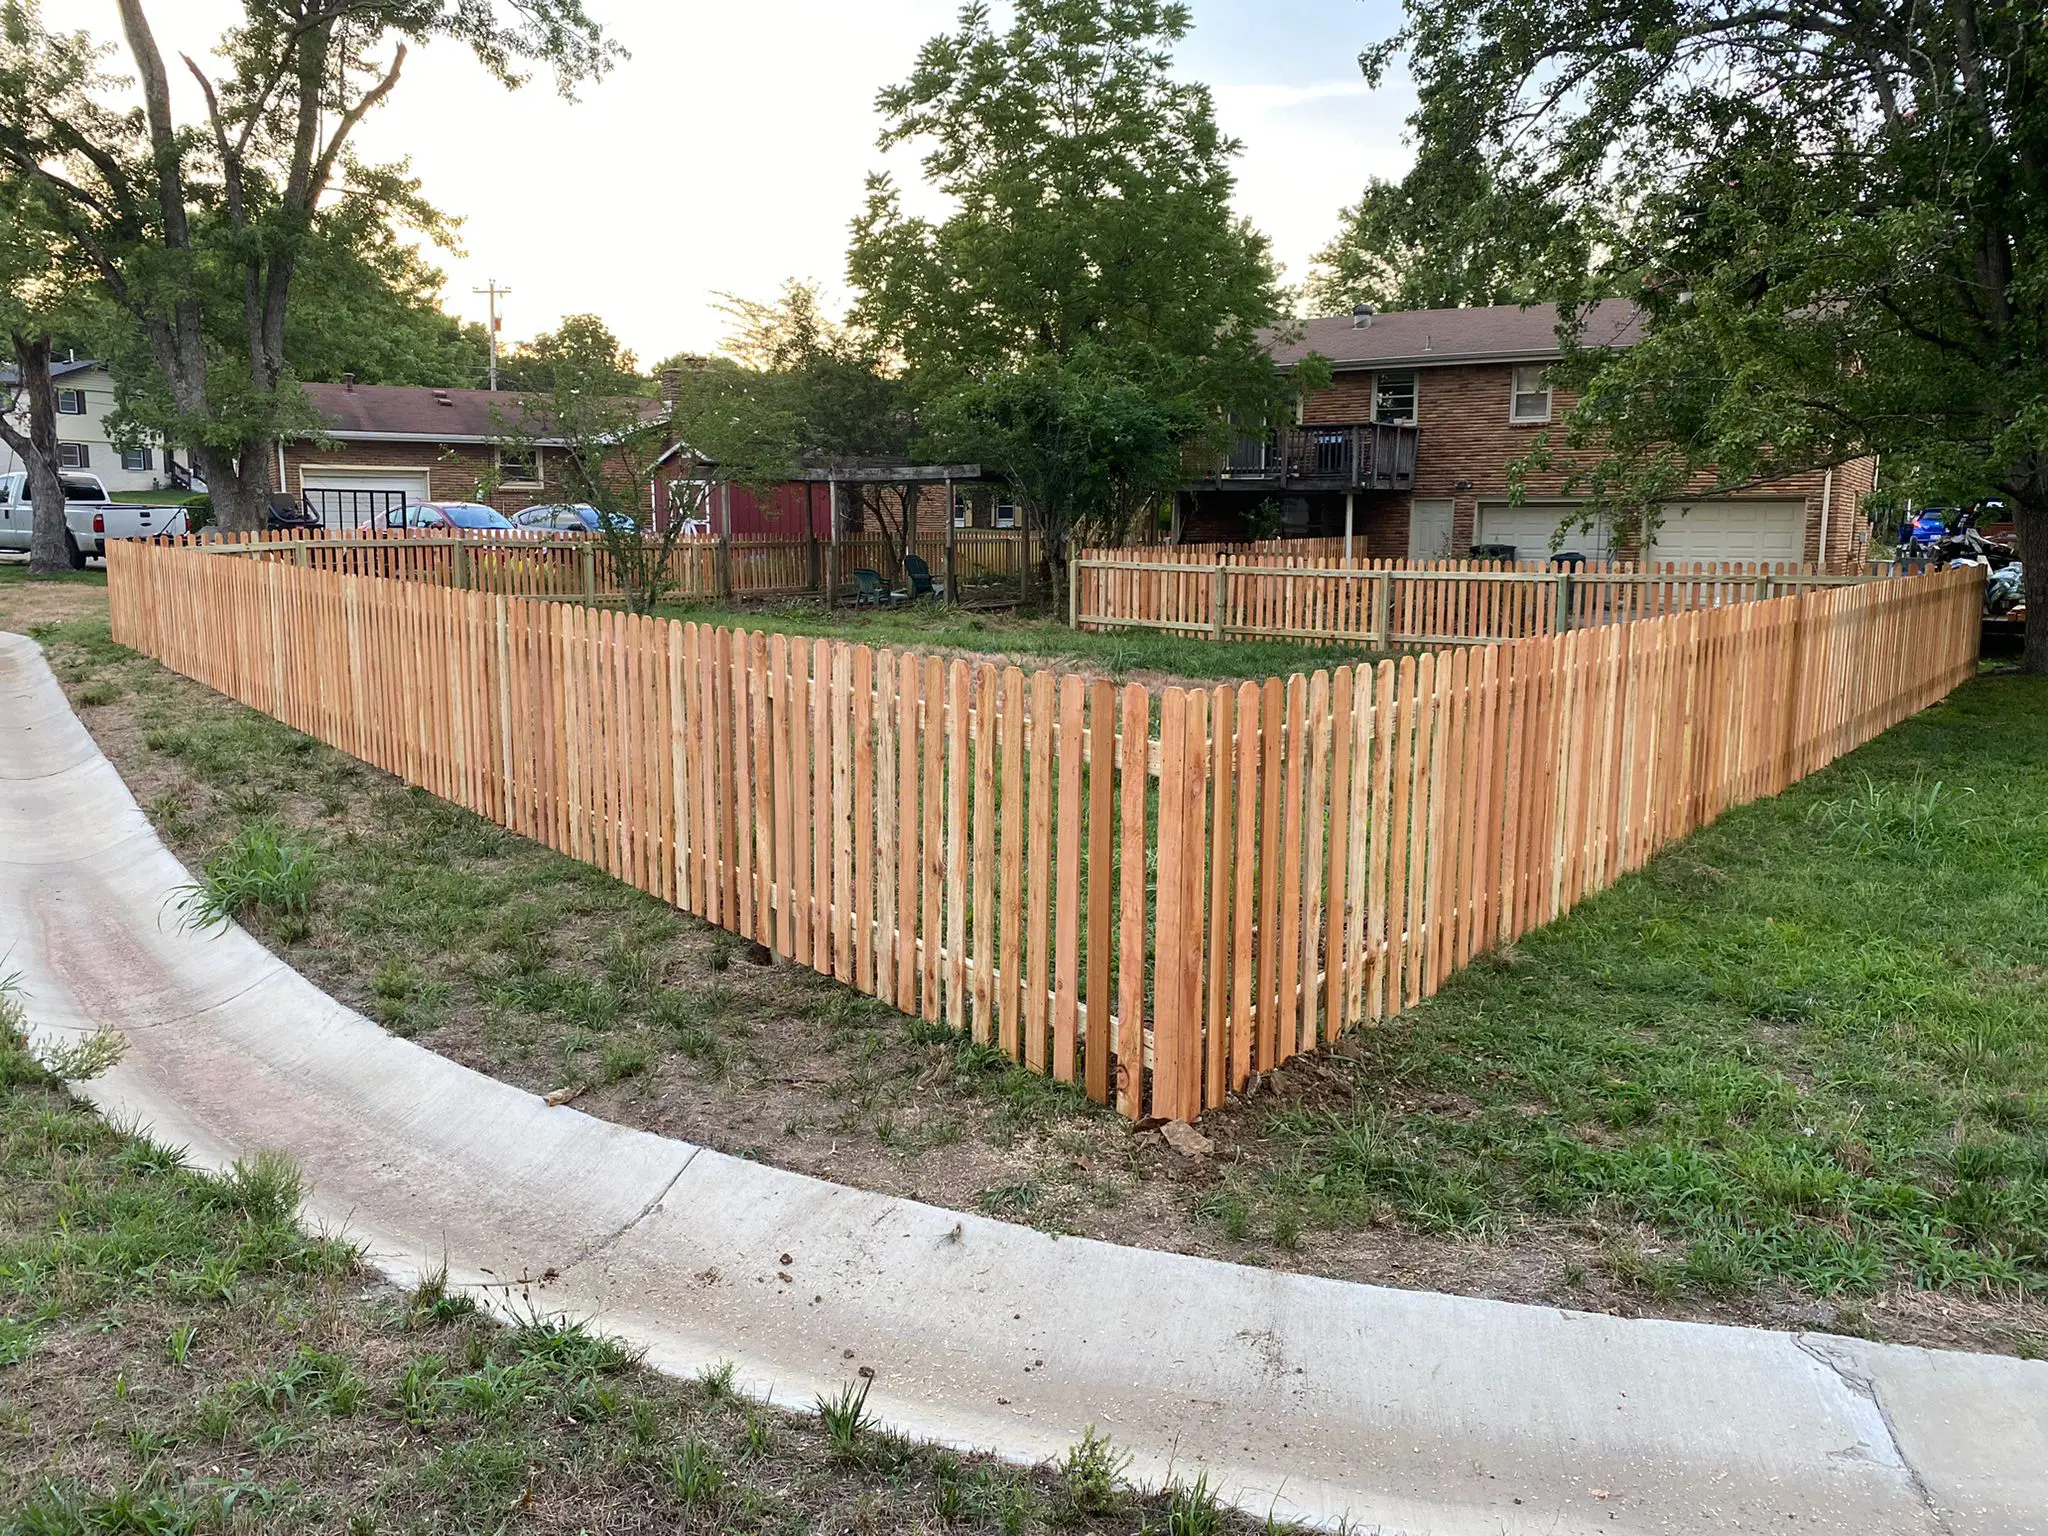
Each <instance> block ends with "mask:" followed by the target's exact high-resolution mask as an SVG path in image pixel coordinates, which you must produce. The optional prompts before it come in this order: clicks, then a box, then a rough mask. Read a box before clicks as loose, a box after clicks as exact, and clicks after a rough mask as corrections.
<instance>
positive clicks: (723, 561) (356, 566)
mask: <svg viewBox="0 0 2048 1536" xmlns="http://www.w3.org/2000/svg"><path fill="white" fill-rule="evenodd" d="M192 542H196V543H200V544H203V545H205V546H208V547H211V548H214V549H216V550H218V551H222V552H226V553H232V554H234V555H237V556H240V557H245V558H251V559H258V560H283V561H288V562H290V563H291V564H294V565H297V566H300V567H301V568H304V569H310V570H321V571H335V572H340V573H343V574H346V575H351V576H378V577H384V578H388V579H393V580H400V581H413V582H427V583H432V584H434V585H439V586H445V587H458V588H463V589H466V590H470V591H477V592H496V593H501V594H503V595H505V596H508V597H547V598H555V599H559V600H562V601H569V602H587V603H616V602H619V601H620V600H621V599H622V598H623V596H624V586H623V584H622V583H621V581H620V580H619V573H618V568H617V563H616V561H615V560H614V559H613V556H612V553H611V551H610V549H609V547H608V546H607V545H606V543H605V541H604V540H603V539H602V538H599V537H597V536H596V535H594V534H574V533H553V532H549V533H528V532H524V531H519V532H515V533H511V534H505V533H489V534H479V533H433V534H423V533H366V532H349V533H335V532H329V531H325V530H320V531H315V532H313V533H310V534H299V533H293V534H244V535H235V536H224V535H220V534H209V535H206V536H204V537H202V538H200V539H197V540H194V541H192ZM952 543H953V547H952V561H953V565H952V568H953V570H954V572H955V573H956V578H957V579H958V580H959V581H960V582H961V583H963V584H966V583H978V582H1015V581H1018V580H1019V579H1020V577H1021V576H1022V575H1023V574H1024V567H1025V560H1026V554H1025V542H1024V535H1023V534H1022V532H1020V531H1017V530H1012V529H999V528H959V529H955V530H953V541H952ZM1039 544H1040V541H1039V540H1038V539H1036V538H1034V539H1033V540H1032V541H1031V547H1032V554H1033V555H1039V554H1041V553H1042V552H1041V551H1040V549H1039V547H1038V546H1039ZM906 553H909V554H915V555H919V556H921V557H922V558H923V559H924V560H925V561H926V562H927V563H928V564H929V565H930V566H931V568H932V570H933V572H934V574H935V575H936V576H938V577H939V578H940V579H943V578H944V576H945V571H946V563H945V562H946V557H947V551H946V539H945V536H944V535H943V534H942V533H937V532H933V531H931V530H921V531H919V532H918V533H917V534H916V535H915V536H914V537H913V539H912V541H911V545H910V548H909V550H908V551H906ZM861 569H868V570H874V571H877V572H880V573H881V574H882V575H883V578H884V580H886V581H888V582H890V583H891V584H892V585H898V586H900V585H901V584H902V582H903V576H902V573H901V570H900V567H899V563H898V559H897V553H896V550H895V547H894V545H893V544H891V543H890V542H889V541H888V540H887V539H885V538H883V537H882V536H881V535H880V534H874V533H868V534H852V535H848V536H846V537H844V538H842V539H840V540H838V541H837V542H833V541H830V540H819V541H812V540H807V539H790V538H742V539H721V538H694V539H684V540H680V541H678V542H677V544H676V545H675V547H674V549H673V550H672V551H671V553H670V555H669V563H668V576H669V580H670V583H671V589H672V595H673V596H674V597H675V598H676V599H677V600H678V601H690V600H693V599H696V600H710V601H721V600H725V599H728V598H758V597H791V596H798V595H801V594H806V593H825V592H827V591H832V592H837V593H839V594H842V595H844V594H848V593H851V592H852V591H853V588H854V576H853V573H854V572H855V571H856V570H861Z"/></svg>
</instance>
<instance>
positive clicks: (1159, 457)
mask: <svg viewBox="0 0 2048 1536" xmlns="http://www.w3.org/2000/svg"><path fill="white" fill-rule="evenodd" d="M1147 361H1149V362H1150V363H1152V364H1153V365H1154V367H1155V368H1156V367H1158V366H1159V365H1160V362H1161V360H1159V359H1157V358H1152V359H1143V360H1141V359H1134V358H1133V357H1132V356H1130V355H1129V354H1128V353H1126V354H1124V355H1117V354H1112V353H1110V352H1107V351H1105V350H1103V349H1100V348H1096V347H1094V346H1091V345H1083V346H1082V347H1080V348H1078V349H1077V350H1076V351H1075V352H1074V353H1073V354H1071V355H1070V356H1067V357H1054V356H1051V355H1049V354H1047V355H1042V356H1039V357H1035V358H1032V359H1030V360H1029V361H1027V362H1025V363H1024V364H1022V365H1021V366H1019V367H1017V368H1014V369H1011V370H1009V371H1007V372H1004V373H1000V374H997V375H995V376H994V377H992V378H990V379H988V380H986V381H984V382H981V383H976V384H969V385H965V386H963V387H961V388H960V389H957V390H955V391H953V392H952V393H950V394H948V395H945V396H943V397H942V398H940V399H939V400H937V401H935V402H934V403H933V406H932V408H931V410H930V412H929V415H928V420H927V431H928V432H929V434H930V437H931V440H932V442H933V443H934V444H935V445H936V446H938V447H939V449H940V450H941V451H942V452H943V453H945V454H946V455H948V456H950V457H958V458H961V459H972V460H976V461H978V462H980V463H981V464H983V465H985V466H987V467H989V468H992V469H994V470H995V471H996V472H997V473H998V474H1000V475H1002V476H1003V477H1004V478H1005V479H1007V480H1008V481H1009V482H1010V483H1011V485H1012V486H1014V487H1015V488H1016V493H1017V498H1018V500H1019V502H1020V503H1021V504H1022V505H1023V507H1024V509H1025V512H1026V515H1027V517H1028V519H1029V521H1030V522H1031V523H1032V524H1033V525H1035V526H1037V527H1039V528H1042V529H1043V530H1044V531H1045V537H1046V543H1047V545H1048V547H1049V548H1050V549H1052V550H1053V551H1055V557H1054V567H1055V571H1056V572H1062V571H1063V570H1064V567H1065V563H1066V553H1067V550H1068V548H1069V545H1070V543H1071V541H1072V540H1074V539H1075V538H1077V537H1086V538H1092V539H1095V540H1097V541H1099V542H1101V543H1105V544H1121V543H1124V542H1126V541H1127V540H1128V539H1129V537H1130V536H1131V534H1132V533H1133V532H1134V531H1135V530H1136V529H1137V527H1138V526H1139V525H1140V523H1141V521H1142V520H1143V519H1144V518H1145V517H1147V516H1149V515H1150V514H1152V513H1153V512H1154V511H1156V510H1157V508H1158V507H1159V506H1160V504H1161V503H1162V501H1163V500H1164V499H1165V497H1166V496H1168V495H1169V494H1171V493H1172V492H1173V490H1174V489H1175V488H1176V487H1177V486H1179V485H1180V483H1181V482H1182V481H1183V480H1184V479H1185V478H1186V463H1185V455H1186V453H1187V450H1188V446H1189V445H1190V444H1191V443H1193V442H1195V441H1197V440H1198V439H1199V438H1200V437H1201V436H1202V435H1203V431H1204V428H1205V425H1206V422H1207V418H1206V415H1205V413H1204V411H1203V409H1202V406H1201V404H1200V403H1199V402H1198V401H1197V400H1196V399H1195V398H1194V397H1193V396H1191V395H1188V394H1186V393H1179V394H1176V393H1175V392H1174V390H1173V389H1172V387H1171V385H1170V383H1169V382H1168V381H1167V380H1165V379H1163V378H1159V377H1156V376H1151V375H1152V369H1149V368H1146V367H1144V366H1143V363H1144V362H1147ZM1055 586H1056V587H1060V586H1061V584H1060V583H1059V582H1057V581H1056V582H1055Z"/></svg>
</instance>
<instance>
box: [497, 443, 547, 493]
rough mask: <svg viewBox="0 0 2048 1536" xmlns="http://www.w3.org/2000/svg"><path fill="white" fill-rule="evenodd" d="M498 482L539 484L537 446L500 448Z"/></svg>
mask: <svg viewBox="0 0 2048 1536" xmlns="http://www.w3.org/2000/svg"><path fill="white" fill-rule="evenodd" d="M498 483H499V484H500V485H539V484H540V450H539V449H538V448H500V449H499V450H498Z"/></svg>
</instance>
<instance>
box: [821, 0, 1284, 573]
mask: <svg viewBox="0 0 2048 1536" xmlns="http://www.w3.org/2000/svg"><path fill="white" fill-rule="evenodd" d="M1188 26H1189V14H1188V10H1187V8H1186V7H1185V6H1183V5H1178V4H1166V3H1161V0H1018V3H1017V4H1016V6H1015V7H1014V12H1013V16H1012V20H1011V23H1010V25H1009V26H1008V28H1007V29H1005V30H1003V31H1000V32H998V31H997V30H996V29H995V28H994V26H993V25H992V24H991V22H990V17H989V11H988V8H987V7H986V6H985V5H982V4H979V3H975V4H970V5H968V6H967V7H966V8H965V9H963V10H962V11H961V13H960V22H959V26H958V29H957V30H956V31H955V32H954V33H952V34H951V35H948V36H942V37H937V38H934V39H932V40H931V41H930V42H928V43H927V44H925V46H924V48H923V49H922V50H921V51H920V52H919V54H918V58H917V64H916V67H915V68H914V69H913V70H912V72H911V76H910V78H909V80H908V81H906V82H905V83H904V84H902V85H899V86H894V87H892V88H890V89H888V90H885V91H883V92H882V94H881V96H880V98H879V104H880V107H881V110H882V113H883V116H884V118H885V119H886V126H885V128H884V130H883V134H882V145H883V147H884V148H888V147H891V146H894V145H897V144H902V143H908V142H911V141H918V142H920V143H923V144H925V145H927V146H928V147H927V149H926V153H925V155H924V158H923V161H922V166H923V170H924V174H925V178H926V180H927V181H929V182H930V183H931V184H932V185H933V186H934V187H935V188H936V189H937V190H938V191H939V192H940V193H942V194H943V195H944V196H945V197H946V198H947V200H948V201H949V202H950V203H951V205H952V206H953V208H954V209H955V211H954V212H953V213H951V214H950V215H949V216H947V217H946V218H944V219H943V220H941V221H938V222H933V221H930V220H926V219H921V218H914V217H911V216H909V215H907V214H906V213H905V212H904V211H903V209H902V206H901V199H900V197H899V194H898V192H897V190H896V188H895V186H894V184H893V183H892V182H891V180H890V178H889V177H888V176H886V175H876V176H872V177H870V178H869V182H868V202H867V207H866V209H865V210H864V211H863V213H862V214H861V216H860V217H859V218H858V219H857V220H856V221H855V225H854V239H853V246H852V249H851V251H850V253H849V255H848V258H847V270H848V274H849V276H850V278H851V280H852V283H853V285H854V287H855V289H856V290H857V292H858V298H857V300H856V302H855V305H854V309H853V319H854V322H855V323H856V325H858V326H860V327H862V328H864V329H865V330H866V331H868V332H869V333H870V334H871V335H872V336H873V337H874V338H875V342H876V345H877V346H878V347H879V348H880V349H882V350H883V351H885V352H887V353H889V354H891V355H894V356H897V357H900V358H901V359H902V360H903V362H904V364H905V365H906V367H907V369H908V375H909V379H908V383H909V390H910V393H911V396H912V398H913V399H915V400H917V401H918V402H919V403H920V405H921V406H922V405H929V404H935V403H937V402H940V401H943V400H945V399H946V398H947V397H948V396H950V395H953V394H955V393H957V392H960V391H967V392H968V400H967V404H966V405H965V406H964V407H963V408H962V411H958V412H953V413H952V416H951V419H950V420H951V424H950V426H949V431H951V430H953V429H955V428H961V427H963V426H964V425H965V423H966V422H967V421H969V420H972V419H977V416H979V417H980V419H984V420H987V419H989V418H988V417H987V415H986V412H985V411H984V410H983V408H984V407H986V408H987V409H988V410H993V411H995V412H996V414H997V415H999V416H1001V417H1003V419H1005V420H1007V421H1010V422H1012V423H1016V422H1022V421H1025V420H1027V419H1036V420H1039V421H1041V422H1044V423H1046V424H1047V429H1048V430H1051V426H1050V423H1051V422H1053V421H1054V420H1055V419H1056V418H1057V419H1065V417H1066V415H1067V410H1066V408H1065V407H1061V408H1059V409H1050V403H1051V402H1055V401H1065V402H1068V404H1072V403H1073V402H1075V401H1076V400H1078V399H1081V398H1085V397H1086V395H1087V391H1088V389H1089V388H1093V387H1105V388H1106V387H1107V382H1108V381H1109V380H1110V379H1111V378H1112V377H1115V378H1120V379H1121V381H1122V382H1121V384H1120V385H1118V387H1117V391H1116V393H1117V398H1119V399H1121V398H1124V394H1125V392H1127V391H1128V390H1130V389H1136V388H1147V387H1151V386H1153V385H1155V384H1158V383H1160V382H1161V381H1170V384H1168V386H1167V393H1165V394H1164V395H1161V396H1158V397H1156V398H1155V401H1154V404H1155V406H1156V408H1157V411H1158V413H1159V414H1160V416H1161V417H1162V419H1163V418H1168V417H1171V418H1174V419H1178V417H1179V413H1180V411H1181V409H1182V407H1183V406H1185V405H1192V406H1193V408H1194V409H1195V410H1197V411H1198V412H1199V413H1201V415H1202V416H1203V418H1204V419H1205V421H1206V422H1207V423H1208V424H1209V426H1210V427H1212V428H1213V429H1216V430H1218V431H1219V432H1220V428H1221V423H1222V422H1223V420H1224V418H1225V417H1226V415H1228V414H1229V413H1232V412H1235V413H1238V414H1239V415H1240V416H1241V417H1243V418H1245V419H1256V418H1259V417H1262V416H1264V415H1265V414H1266V413H1267V412H1268V411H1269V410H1271V409H1273V408H1274V407H1275V406H1276V405H1277V404H1279V403H1280V402H1281V401H1282V400H1283V399H1285V398H1286V397H1287V395H1288V394H1289V386H1288V385H1287V384H1286V383H1285V382H1284V380H1283V379H1282V378H1281V376H1280V374H1279V373H1278V372H1277V370H1276V369H1275V368H1274V367H1273V364H1272V361H1271V359H1270V357H1269V356H1268V354H1267V351H1266V339H1267V338H1266V337H1265V336H1264V335H1262V331H1263V330H1264V328H1266V327H1269V326H1272V325H1274V324H1275V323H1276V322H1278V321H1279V320H1280V319H1281V316H1282V308H1281V302H1280V294H1279V290H1278V287H1277V284H1276V281H1275V275H1274V271H1273V265H1272V261H1271V259H1270V256H1269V254H1268V251H1267V247H1266V242H1265V240H1264V238H1263V237H1262V236H1260V235H1259V234H1258V233H1257V232H1256V231H1255V230H1253V229H1252V228H1251V226H1250V225H1249V224H1248V223H1247V222H1246V221H1244V220H1243V219H1240V218H1237V217H1236V216H1234V215H1233V214H1232V213H1231V211H1230V195H1231V191H1232V187H1233V177H1232V172H1231V168H1230V162H1231V159H1232V157H1233V156H1234V155H1235V154H1236V152H1237V149H1238V146H1237V144H1236V142H1235V141H1233V140H1231V139H1229V138H1227V137H1226V136H1225V135H1224V134H1223V133H1222V131H1221V130H1220V129H1219V128H1218V127H1217V125H1216V119H1215V112H1214V108H1213V103H1212V102H1211V99H1210V95H1209V91H1208V89H1207V88H1206V87H1205V86H1201V85H1197V84H1191V83H1188V82H1185V81H1182V80H1178V79H1176V78H1175V77H1174V75H1173V73H1172V49H1173V45H1174V44H1175V43H1177V42H1178V41H1179V40H1180V39H1181V38H1182V37H1183V36H1185V35H1186V33H1187V30H1188ZM1083 349H1086V350H1087V353H1088V355H1089V357H1090V359H1091V361H1089V362H1088V363H1087V364H1086V365H1085V366H1083V367H1081V368H1079V370H1078V371H1076V372H1074V373H1073V374H1072V375H1071V376H1069V370H1068V369H1067V367H1066V365H1065V361H1064V360H1068V359H1073V358H1075V357H1077V356H1079V355H1080V354H1081V353H1082V352H1083ZM1139 356H1142V357H1143V358H1144V360H1145V362H1144V365H1143V366H1126V365H1125V364H1122V363H1118V364H1114V365H1111V364H1109V363H1108V362H1106V361H1105V360H1107V359H1112V358H1127V359H1128V358H1137V357H1139ZM1046 360H1050V361H1046ZM1156 363H1164V364H1166V365H1167V366H1165V367H1159V366H1155V364H1156ZM1011 374H1016V375H1018V377H1016V378H1014V379H1011V380H1009V381H1008V382H1004V380H1005V378H1006V376H1008V375H1011ZM1090 381H1092V382H1090ZM1076 391H1079V393H1078V394H1077V393H1076ZM1104 398H1105V399H1106V398H1108V397H1107V396H1105V397H1104ZM1028 401H1036V402H1037V403H1036V404H1035V405H1031V406H1029V408H1026V402H1028ZM1004 402H1007V403H1004ZM963 412H964V414H963ZM990 430H991V431H994V430H995V429H994V428H993V427H991V428H990ZM1009 430H1010V428H1008V427H1005V428H1003V429H1002V430H1001V432H998V433H997V435H998V436H999V437H1000V436H1003V435H1004V434H1006V433H1007V432H1008V431H1009ZM1061 440H1062V441H1069V440H1070V439H1065V438H1062V439H1061ZM1020 462H1021V461H1020ZM1066 478H1068V479H1071V480H1072V482H1073V483H1075V484H1079V483H1081V482H1082V481H1084V480H1086V479H1087V478H1088V477H1087V475H1086V474H1085V473H1083V471H1082V470H1081V468H1080V467H1079V466H1074V467H1073V468H1072V472H1071V474H1070V475H1069V476H1067V477H1066ZM1047 483H1048V485H1050V484H1051V482H1050V481H1048V482H1047ZM1019 489H1020V495H1022V496H1023V498H1024V500H1025V505H1026V507H1027V510H1037V509H1036V508H1034V496H1033V494H1032V493H1028V492H1026V491H1025V490H1024V488H1023V487H1021V486H1020V488H1019ZM1036 499H1037V501H1038V502H1040V503H1042V504H1043V505H1044V506H1056V505H1065V504H1066V503H1065V502H1064V500H1063V499H1062V498H1060V497H1056V496H1053V495H1052V494H1051V492H1050V490H1047V491H1044V492H1043V493H1040V494H1038V495H1037V498H1036ZM1065 532H1066V530H1064V529H1054V528H1048V529H1047V533H1048V539H1047V550H1048V554H1049V556H1050V558H1051V559H1052V561H1053V563H1054V566H1055V573H1054V574H1055V587H1056V589H1058V588H1059V586H1060V583H1059V582H1058V579H1057V578H1058V575H1059V571H1058V567H1059V566H1060V565H1061V564H1062V563H1063V562H1064V560H1065V552H1066V544H1065Z"/></svg>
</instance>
